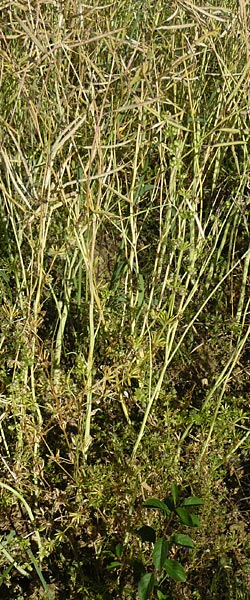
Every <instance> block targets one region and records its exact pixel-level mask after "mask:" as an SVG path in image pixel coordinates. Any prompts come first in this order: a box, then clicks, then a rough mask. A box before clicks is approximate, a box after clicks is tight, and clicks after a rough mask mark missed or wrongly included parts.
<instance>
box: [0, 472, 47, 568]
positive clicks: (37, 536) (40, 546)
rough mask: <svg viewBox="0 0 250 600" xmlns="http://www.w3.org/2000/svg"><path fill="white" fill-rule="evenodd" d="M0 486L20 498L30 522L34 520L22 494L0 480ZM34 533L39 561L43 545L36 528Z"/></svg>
mask: <svg viewBox="0 0 250 600" xmlns="http://www.w3.org/2000/svg"><path fill="white" fill-rule="evenodd" d="M0 487H2V488H4V489H5V490H8V491H9V492H11V494H13V496H15V497H16V498H17V499H18V500H20V502H21V503H22V504H23V506H24V508H25V509H26V510H27V513H28V515H29V519H30V521H31V523H32V524H33V523H34V522H35V517H34V515H33V513H32V510H31V508H30V506H29V505H28V502H26V500H25V498H24V497H23V496H22V494H20V492H18V491H17V490H15V488H13V487H11V486H10V485H8V484H7V483H3V481H0ZM34 533H35V535H36V539H37V545H38V550H39V554H40V561H42V557H43V547H42V541H41V537H40V533H39V531H38V530H37V529H35V530H34Z"/></svg>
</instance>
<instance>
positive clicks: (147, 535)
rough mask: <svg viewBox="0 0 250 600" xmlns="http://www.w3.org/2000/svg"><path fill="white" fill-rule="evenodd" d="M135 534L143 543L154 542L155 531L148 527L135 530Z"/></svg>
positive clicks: (144, 526)
mask: <svg viewBox="0 0 250 600" xmlns="http://www.w3.org/2000/svg"><path fill="white" fill-rule="evenodd" d="M136 533H138V535H139V536H140V538H141V539H142V541H143V542H153V543H154V542H155V530H154V529H153V527H150V526H149V525H143V526H142V527H140V529H137V531H136Z"/></svg>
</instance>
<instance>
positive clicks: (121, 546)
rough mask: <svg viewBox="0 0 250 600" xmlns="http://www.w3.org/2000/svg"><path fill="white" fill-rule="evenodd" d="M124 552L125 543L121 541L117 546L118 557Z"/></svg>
mask: <svg viewBox="0 0 250 600" xmlns="http://www.w3.org/2000/svg"><path fill="white" fill-rule="evenodd" d="M122 552H123V545H122V544H121V543H119V544H117V545H116V547H115V553H116V556H117V558H121V555H122Z"/></svg>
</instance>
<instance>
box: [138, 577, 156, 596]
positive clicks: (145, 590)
mask: <svg viewBox="0 0 250 600" xmlns="http://www.w3.org/2000/svg"><path fill="white" fill-rule="evenodd" d="M154 584H155V578H154V575H153V573H146V575H143V577H142V578H141V579H140V581H139V583H138V596H139V598H140V600H148V598H150V594H151V593H152V591H153V589H154Z"/></svg>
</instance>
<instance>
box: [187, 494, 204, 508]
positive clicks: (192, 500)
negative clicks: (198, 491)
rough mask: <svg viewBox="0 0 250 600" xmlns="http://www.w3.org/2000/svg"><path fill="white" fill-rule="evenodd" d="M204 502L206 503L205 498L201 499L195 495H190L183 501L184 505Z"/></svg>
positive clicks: (199, 504) (197, 504)
mask: <svg viewBox="0 0 250 600" xmlns="http://www.w3.org/2000/svg"><path fill="white" fill-rule="evenodd" d="M202 504H204V502H203V500H201V498H196V497H195V496H189V497H188V498H185V500H183V502H182V506H202Z"/></svg>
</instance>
